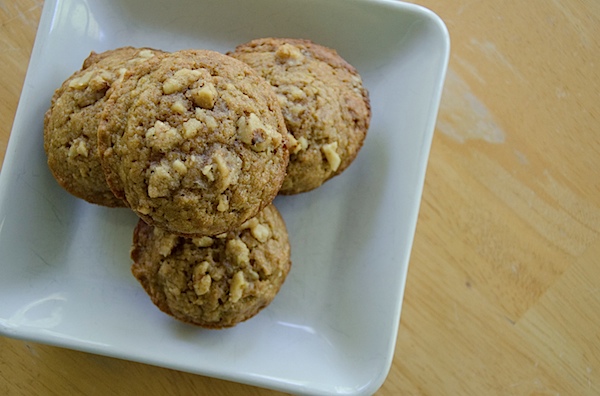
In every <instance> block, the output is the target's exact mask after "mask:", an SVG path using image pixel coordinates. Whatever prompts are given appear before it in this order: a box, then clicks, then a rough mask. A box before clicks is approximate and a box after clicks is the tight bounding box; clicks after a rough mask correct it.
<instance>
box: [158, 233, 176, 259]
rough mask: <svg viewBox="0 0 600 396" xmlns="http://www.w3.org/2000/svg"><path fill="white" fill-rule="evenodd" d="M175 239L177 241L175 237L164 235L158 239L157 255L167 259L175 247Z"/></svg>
mask: <svg viewBox="0 0 600 396" xmlns="http://www.w3.org/2000/svg"><path fill="white" fill-rule="evenodd" d="M177 239H178V237H177V235H173V234H165V235H164V236H163V237H162V238H161V239H160V246H159V247H158V253H160V255H161V256H163V257H167V256H168V255H169V254H171V252H172V251H173V248H174V247H175V245H177Z"/></svg>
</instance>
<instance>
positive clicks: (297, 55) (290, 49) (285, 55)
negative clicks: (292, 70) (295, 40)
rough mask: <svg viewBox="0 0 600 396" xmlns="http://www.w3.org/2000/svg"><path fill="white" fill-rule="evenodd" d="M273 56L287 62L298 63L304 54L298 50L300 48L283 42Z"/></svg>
mask: <svg viewBox="0 0 600 396" xmlns="http://www.w3.org/2000/svg"><path fill="white" fill-rule="evenodd" d="M275 57H276V58H277V59H278V60H279V61H280V62H288V63H293V64H298V63H300V62H301V61H302V60H303V59H304V55H302V52H300V49H299V48H298V47H296V46H294V45H291V44H287V43H286V44H283V45H281V46H280V47H279V48H277V51H276V52H275Z"/></svg>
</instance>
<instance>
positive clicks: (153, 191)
mask: <svg viewBox="0 0 600 396" xmlns="http://www.w3.org/2000/svg"><path fill="white" fill-rule="evenodd" d="M151 170H152V173H151V175H150V179H149V180H148V196H149V197H150V198H158V197H166V196H168V195H169V191H170V190H171V189H172V188H175V187H177V186H178V185H179V180H178V179H175V178H174V177H173V175H172V174H171V172H170V170H171V167H169V166H168V165H166V164H160V165H158V166H156V167H153V168H151Z"/></svg>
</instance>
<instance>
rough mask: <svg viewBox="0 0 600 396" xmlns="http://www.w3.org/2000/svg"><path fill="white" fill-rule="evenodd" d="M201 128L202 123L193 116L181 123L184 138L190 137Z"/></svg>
mask: <svg viewBox="0 0 600 396" xmlns="http://www.w3.org/2000/svg"><path fill="white" fill-rule="evenodd" d="M200 128H202V123H201V122H200V121H198V120H197V119H195V118H191V119H189V120H187V121H186V122H184V123H183V137H184V138H186V139H192V138H194V137H195V136H196V135H197V134H198V131H199V130H200Z"/></svg>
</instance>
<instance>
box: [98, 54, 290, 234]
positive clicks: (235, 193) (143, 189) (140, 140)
mask: <svg viewBox="0 0 600 396" xmlns="http://www.w3.org/2000/svg"><path fill="white" fill-rule="evenodd" d="M98 135H99V148H100V153H101V161H102V163H103V166H104V170H105V173H106V175H107V180H108V183H109V186H110V187H111V189H112V190H113V192H114V193H115V195H116V196H118V197H122V198H123V199H125V200H126V201H127V203H128V205H129V206H130V207H131V208H132V209H133V210H134V211H135V212H136V213H137V214H138V215H139V216H140V217H142V218H143V219H144V220H145V221H146V223H148V224H152V225H155V226H157V227H160V228H163V229H165V230H167V231H169V232H172V233H176V234H180V235H185V236H193V235H215V234H219V233H222V232H225V231H228V230H230V229H234V228H237V227H239V226H240V225H241V224H242V223H243V222H244V221H246V220H248V219H249V218H251V217H253V216H255V215H256V214H257V213H258V212H259V211H260V210H261V209H262V208H264V207H265V206H266V205H268V204H269V203H270V202H271V201H272V200H273V198H274V197H275V196H276V195H277V192H278V191H279V188H280V186H281V184H282V182H283V178H284V176H285V170H286V167H287V163H288V157H289V153H288V149H287V132H286V129H285V123H284V121H283V116H282V113H281V108H280V106H279V103H278V101H277V98H276V96H275V94H274V93H273V91H272V90H271V88H270V86H269V84H268V83H267V82H266V81H264V79H262V78H261V77H260V76H258V74H257V73H256V72H255V71H253V70H252V69H251V68H250V67H248V66H247V65H246V64H244V63H243V62H240V61H238V60H235V59H233V58H231V57H228V56H226V55H223V54H220V53H217V52H214V51H207V50H184V51H177V52H174V53H171V54H168V55H165V56H163V57H161V58H160V59H158V58H157V59H156V60H154V61H152V62H147V63H145V64H143V65H140V67H138V68H136V69H133V70H131V72H130V73H126V75H125V77H124V79H123V81H122V82H121V83H120V84H119V85H118V86H117V87H116V88H115V89H114V90H113V93H112V94H111V97H110V98H109V100H108V101H107V104H106V106H105V109H104V112H103V114H102V120H101V123H100V128H99V132H98Z"/></svg>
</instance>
